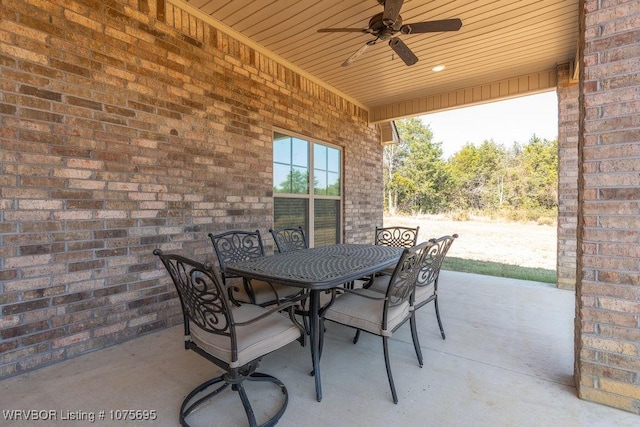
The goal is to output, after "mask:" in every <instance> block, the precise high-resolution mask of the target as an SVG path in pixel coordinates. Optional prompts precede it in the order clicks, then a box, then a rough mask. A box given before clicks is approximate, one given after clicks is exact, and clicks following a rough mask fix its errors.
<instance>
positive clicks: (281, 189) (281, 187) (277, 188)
mask: <svg viewBox="0 0 640 427" xmlns="http://www.w3.org/2000/svg"><path fill="white" fill-rule="evenodd" d="M290 178H291V166H289V165H282V164H280V163H274V164H273V191H274V192H275V193H290V192H291V179H290Z"/></svg>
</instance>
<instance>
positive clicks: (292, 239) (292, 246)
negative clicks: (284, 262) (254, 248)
mask: <svg viewBox="0 0 640 427" xmlns="http://www.w3.org/2000/svg"><path fill="white" fill-rule="evenodd" d="M269 233H271V235H272V236H273V241H274V242H275V243H276V249H277V250H278V252H280V253H281V254H283V253H286V252H291V251H297V250H300V249H307V248H308V247H309V246H308V245H307V238H306V236H305V234H304V229H303V228H302V227H283V228H278V229H277V230H274V229H269Z"/></svg>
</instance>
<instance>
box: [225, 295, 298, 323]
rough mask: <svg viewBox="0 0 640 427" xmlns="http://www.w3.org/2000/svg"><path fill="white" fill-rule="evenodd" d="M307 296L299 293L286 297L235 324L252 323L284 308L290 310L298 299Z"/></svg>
mask: <svg viewBox="0 0 640 427" xmlns="http://www.w3.org/2000/svg"><path fill="white" fill-rule="evenodd" d="M308 296H309V295H308V294H300V295H298V296H296V297H295V298H290V299H287V301H286V302H285V303H282V304H278V305H275V306H274V307H273V308H272V309H270V310H267V311H265V312H264V313H262V314H261V315H260V316H256V317H254V318H253V319H249V320H246V321H244V322H236V323H235V324H236V325H237V326H244V325H250V324H252V323H254V322H256V321H258V320H260V319H264V318H265V317H268V316H271V315H272V314H274V313H278V312H280V311H284V310H290V311H291V310H292V308H293V306H294V305H296V304H297V303H298V302H299V301H302V300H304V299H307V298H308ZM265 310H266V309H265Z"/></svg>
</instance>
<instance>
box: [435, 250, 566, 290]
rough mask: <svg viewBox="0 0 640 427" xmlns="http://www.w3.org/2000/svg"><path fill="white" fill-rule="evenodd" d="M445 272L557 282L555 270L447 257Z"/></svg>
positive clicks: (443, 266)
mask: <svg viewBox="0 0 640 427" xmlns="http://www.w3.org/2000/svg"><path fill="white" fill-rule="evenodd" d="M442 268H443V269H444V270H450V271H460V272H464V273H475V274H483V275H486V276H498V277H508V278H511V279H520V280H530V281H533V282H543V283H553V284H555V283H556V282H557V275H556V272H555V270H547V269H544V268H531V267H520V266H517V265H510V264H501V263H498V262H490V261H477V260H470V259H462V258H456V257H451V256H447V257H445V259H444V262H443V264H442Z"/></svg>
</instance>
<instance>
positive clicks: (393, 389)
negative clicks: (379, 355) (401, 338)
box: [382, 337, 398, 404]
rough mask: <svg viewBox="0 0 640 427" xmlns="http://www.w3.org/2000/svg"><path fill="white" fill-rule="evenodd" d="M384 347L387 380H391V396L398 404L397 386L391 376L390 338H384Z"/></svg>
mask: <svg viewBox="0 0 640 427" xmlns="http://www.w3.org/2000/svg"><path fill="white" fill-rule="evenodd" d="M382 346H383V348H384V364H385V365H386V367H387V378H389V386H390V387H391V396H392V397H393V403H396V404H397V403H398V395H397V394H396V386H395V385H394V384H393V375H392V374H391V363H390V361H389V338H387V337H382Z"/></svg>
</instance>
